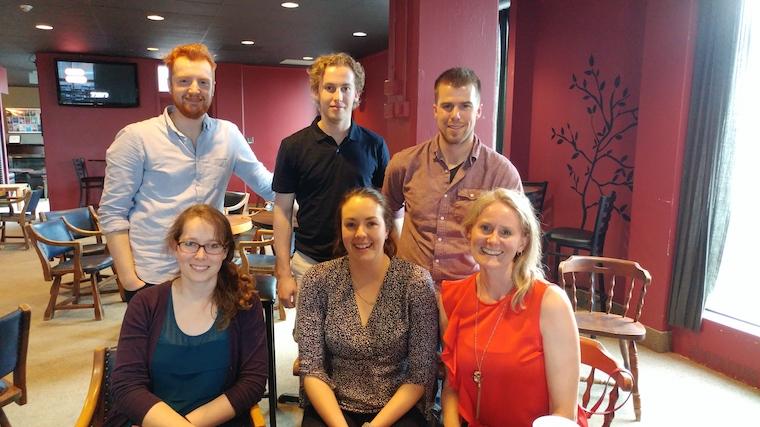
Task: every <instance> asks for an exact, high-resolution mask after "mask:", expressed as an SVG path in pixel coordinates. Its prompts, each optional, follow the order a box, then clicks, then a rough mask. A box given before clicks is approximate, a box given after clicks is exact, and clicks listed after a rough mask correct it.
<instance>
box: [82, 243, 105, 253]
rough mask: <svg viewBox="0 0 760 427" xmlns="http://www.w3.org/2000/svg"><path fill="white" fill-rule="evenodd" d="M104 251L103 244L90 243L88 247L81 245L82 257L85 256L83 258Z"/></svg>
mask: <svg viewBox="0 0 760 427" xmlns="http://www.w3.org/2000/svg"><path fill="white" fill-rule="evenodd" d="M105 251H106V244H105V243H92V244H89V245H82V255H85V256H91V255H96V254H102V253H103V252H105Z"/></svg>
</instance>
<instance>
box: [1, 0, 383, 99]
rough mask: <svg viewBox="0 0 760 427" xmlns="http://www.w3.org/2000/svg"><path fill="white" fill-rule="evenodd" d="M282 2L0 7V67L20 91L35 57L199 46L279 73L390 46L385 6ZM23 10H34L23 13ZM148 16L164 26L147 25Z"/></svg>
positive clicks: (344, 0)
mask: <svg viewBox="0 0 760 427" xmlns="http://www.w3.org/2000/svg"><path fill="white" fill-rule="evenodd" d="M282 1H284V0H126V1H125V0H60V1H57V0H36V1H35V0H19V1H13V0H0V66H3V67H5V68H6V69H7V70H8V80H9V84H10V85H13V86H25V85H29V73H30V72H31V71H33V70H35V65H34V62H33V61H34V53H35V52H76V53H81V52H87V53H93V54H101V55H111V56H132V57H144V58H161V57H162V56H163V55H165V54H166V53H167V51H168V50H169V49H170V48H171V47H173V46H175V45H178V44H182V43H191V42H203V43H205V44H206V45H208V47H209V49H210V50H211V51H212V52H213V53H214V54H216V61H217V62H237V63H243V64H258V65H276V64H279V63H280V62H281V61H283V60H285V59H298V60H300V59H301V58H302V57H304V56H312V57H316V56H318V55H320V54H324V53H329V52H334V51H345V52H348V53H350V54H352V55H353V56H355V57H363V56H366V55H368V54H372V53H375V52H379V51H382V50H383V49H385V48H386V46H387V39H388V0H296V2H297V3H299V4H300V7H298V8H295V9H286V8H283V7H281V6H280V3H282ZM21 4H29V5H31V6H33V8H32V10H31V11H29V12H23V11H22V10H21V9H20V8H19V5H21ZM151 14H157V15H161V16H163V17H165V18H166V19H165V20H164V21H160V22H155V21H150V20H148V19H146V16H147V15H151ZM37 24H48V25H52V26H53V27H54V29H53V30H52V31H44V30H38V29H36V28H35V25H37ZM355 31H363V32H365V33H367V34H368V35H367V37H354V36H353V35H352V34H353V33H354V32H355ZM242 40H253V41H254V42H255V44H254V45H253V46H245V45H242V44H241V43H240V42H241V41H242ZM148 47H156V48H159V49H160V50H159V51H158V52H149V51H147V48H148Z"/></svg>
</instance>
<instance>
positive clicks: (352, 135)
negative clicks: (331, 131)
mask: <svg viewBox="0 0 760 427" xmlns="http://www.w3.org/2000/svg"><path fill="white" fill-rule="evenodd" d="M321 119H322V117H321V116H317V117H316V118H315V119H314V121H312V122H311V126H309V127H310V128H311V130H312V135H313V136H314V140H316V141H323V140H325V139H327V138H329V137H330V135H328V134H326V133H325V131H323V130H322V128H320V127H319V125H318V124H317V123H319V121H320V120H321ZM359 137H360V135H359V126H356V124H355V123H354V121H353V119H352V120H351V127H349V128H348V133H347V134H346V138H348V140H349V141H358V140H359ZM335 142H336V143H341V142H343V141H335Z"/></svg>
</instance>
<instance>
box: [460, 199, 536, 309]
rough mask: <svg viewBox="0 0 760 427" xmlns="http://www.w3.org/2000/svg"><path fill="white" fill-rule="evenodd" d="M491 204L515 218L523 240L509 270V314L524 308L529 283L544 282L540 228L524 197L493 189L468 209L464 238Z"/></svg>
mask: <svg viewBox="0 0 760 427" xmlns="http://www.w3.org/2000/svg"><path fill="white" fill-rule="evenodd" d="M494 203H502V204H504V205H505V206H507V207H508V208H510V209H512V210H513V211H514V212H515V213H516V214H517V218H518V220H519V221H520V226H521V228H522V232H523V234H524V235H525V237H526V238H527V239H526V240H527V242H526V244H525V248H524V249H523V251H522V253H518V254H517V255H515V259H514V260H513V262H514V266H513V267H512V282H513V283H514V286H515V296H514V298H512V310H514V311H518V308H519V309H523V308H525V306H524V305H523V300H524V299H525V295H526V294H527V293H528V291H529V290H530V288H531V286H532V285H533V282H534V281H535V280H544V271H543V268H542V266H541V227H540V226H539V224H538V219H537V218H536V214H535V212H534V211H533V206H532V205H531V204H530V200H528V198H527V197H526V196H525V194H523V193H522V192H519V191H514V190H507V189H506V188H496V189H494V190H491V191H489V192H487V193H483V194H482V195H481V196H480V197H478V199H477V200H476V201H475V202H474V203H473V204H472V206H470V209H469V210H468V211H467V215H465V217H464V222H463V225H464V230H465V233H466V235H467V236H469V235H470V232H471V231H472V227H474V226H475V223H476V222H477V221H478V218H479V217H480V214H482V213H483V210H485V208H487V207H488V206H490V205H492V204H494Z"/></svg>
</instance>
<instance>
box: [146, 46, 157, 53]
mask: <svg viewBox="0 0 760 427" xmlns="http://www.w3.org/2000/svg"><path fill="white" fill-rule="evenodd" d="M148 50H149V51H151V52H158V48H157V47H149V48H148Z"/></svg>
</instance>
